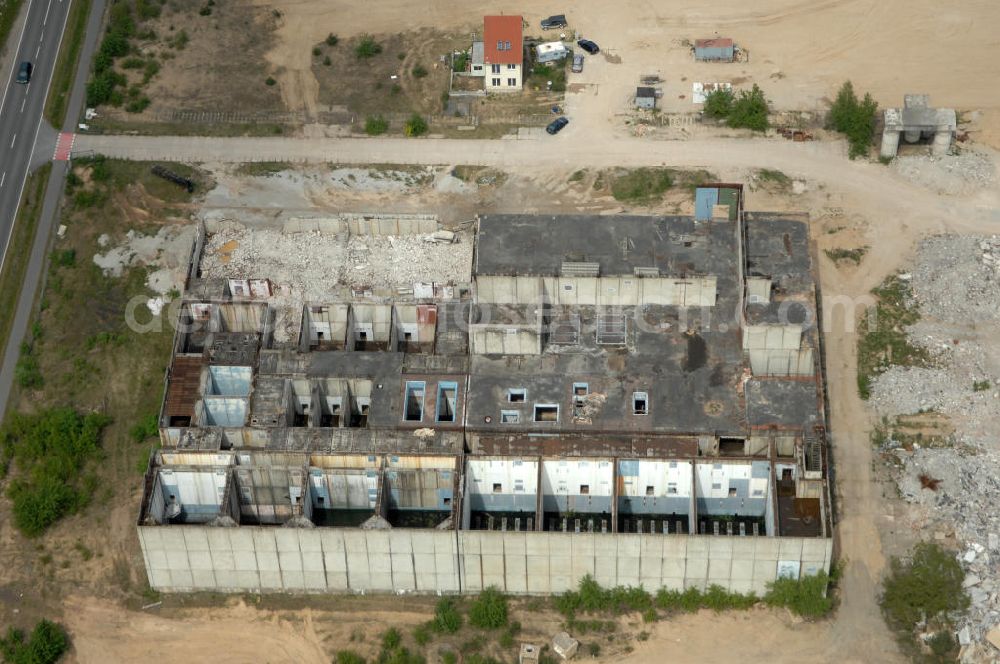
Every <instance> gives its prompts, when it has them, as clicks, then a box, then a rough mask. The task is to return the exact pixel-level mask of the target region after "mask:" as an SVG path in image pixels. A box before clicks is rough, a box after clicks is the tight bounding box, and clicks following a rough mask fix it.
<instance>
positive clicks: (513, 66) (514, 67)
mask: <svg viewBox="0 0 1000 664" xmlns="http://www.w3.org/2000/svg"><path fill="white" fill-rule="evenodd" d="M507 69H517V65H507Z"/></svg>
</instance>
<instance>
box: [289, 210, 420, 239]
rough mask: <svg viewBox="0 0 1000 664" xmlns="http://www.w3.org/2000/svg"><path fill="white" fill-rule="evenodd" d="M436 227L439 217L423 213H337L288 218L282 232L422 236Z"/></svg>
mask: <svg viewBox="0 0 1000 664" xmlns="http://www.w3.org/2000/svg"><path fill="white" fill-rule="evenodd" d="M437 229H438V218H437V217H436V216H434V215H423V214H340V215H337V216H336V217H291V218H290V219H287V220H286V221H285V222H284V224H283V225H282V228H281V230H282V232H283V233H305V232H316V231H318V232H320V233H325V234H330V235H339V234H342V233H349V234H350V235H424V234H427V233H433V232H434V231H436V230H437Z"/></svg>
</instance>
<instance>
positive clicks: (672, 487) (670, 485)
mask: <svg viewBox="0 0 1000 664" xmlns="http://www.w3.org/2000/svg"><path fill="white" fill-rule="evenodd" d="M667 494H668V495H677V482H667Z"/></svg>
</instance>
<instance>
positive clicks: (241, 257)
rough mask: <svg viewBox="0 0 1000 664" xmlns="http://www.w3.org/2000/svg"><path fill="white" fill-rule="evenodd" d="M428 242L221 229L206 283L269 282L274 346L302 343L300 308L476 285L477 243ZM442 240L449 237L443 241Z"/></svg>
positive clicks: (232, 226) (457, 237) (236, 226)
mask: <svg viewBox="0 0 1000 664" xmlns="http://www.w3.org/2000/svg"><path fill="white" fill-rule="evenodd" d="M440 232H441V231H437V232H436V233H434V234H431V235H428V236H421V235H405V236H348V235H334V234H326V233H320V232H318V231H307V232H302V233H284V232H282V231H280V230H272V229H251V228H248V227H246V226H244V225H243V224H240V223H237V222H233V221H226V222H222V223H221V224H220V225H219V227H218V228H217V230H216V232H215V233H213V234H211V235H210V236H209V237H208V240H207V242H206V244H205V250H204V252H203V255H202V263H201V267H202V275H203V276H204V277H207V278H226V279H256V278H269V279H270V280H271V281H272V282H273V283H274V284H275V286H276V287H275V292H274V295H273V296H272V298H271V302H272V304H273V305H274V306H275V308H276V309H277V311H278V316H279V318H278V320H277V321H276V322H275V326H276V327H275V333H274V338H275V341H277V342H279V343H285V342H288V341H289V340H294V339H295V338H296V337H297V335H298V330H299V319H300V318H301V314H302V312H301V309H302V304H303V303H305V302H329V301H333V300H338V299H344V298H346V297H350V289H358V290H365V291H371V292H372V293H373V295H376V296H378V295H379V294H382V295H394V294H395V293H396V292H397V289H399V288H400V287H406V288H413V284H414V283H437V284H451V285H455V284H462V283H468V282H469V281H471V279H472V240H471V237H470V235H469V234H468V232H461V233H451V231H447V232H448V233H451V237H452V239H451V241H450V242H436V241H434V242H427V241H425V238H426V237H433V236H434V235H437V234H438V233H440ZM441 237H444V236H441Z"/></svg>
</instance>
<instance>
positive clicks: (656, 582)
mask: <svg viewBox="0 0 1000 664" xmlns="http://www.w3.org/2000/svg"><path fill="white" fill-rule="evenodd" d="M139 542H140V546H141V547H142V552H143V556H144V558H145V562H146V573H147V575H148V577H149V583H150V586H152V587H153V588H155V589H156V590H159V591H164V592H187V591H195V590H207V591H220V592H294V593H301V592H323V593H338V592H416V593H439V592H440V593H475V592H478V591H480V590H482V589H483V588H485V587H488V586H497V587H498V588H500V589H501V590H502V591H504V592H508V593H513V594H551V593H562V592H565V591H566V590H570V589H572V588H575V587H576V586H577V584H578V583H579V581H580V579H581V578H583V576H584V575H586V574H591V575H593V576H594V578H595V579H597V581H598V582H599V583H601V585H604V586H615V585H624V586H642V587H643V588H645V589H647V590H649V591H651V592H655V591H656V590H658V589H659V588H672V589H678V590H681V589H685V588H701V589H704V588H706V587H708V586H710V585H712V584H718V585H720V586H722V587H723V588H726V589H728V590H732V591H737V592H751V591H753V592H756V593H758V594H761V593H763V592H765V591H766V589H767V584H768V583H769V582H771V581H774V580H775V579H776V578H777V577H778V573H779V570H782V572H783V574H785V575H791V576H796V575H800V574H801V575H809V574H816V573H819V572H821V571H829V569H830V562H831V557H832V551H833V541H832V540H830V539H823V538H815V539H812V538H800V537H782V538H775V537H726V536H718V537H716V536H698V535H655V534H586V533H548V532H511V531H508V532H497V531H433V530H405V529H395V530H362V529H360V528H278V527H266V526H240V527H235V528H215V527H207V526H197V525H174V526H139Z"/></svg>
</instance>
